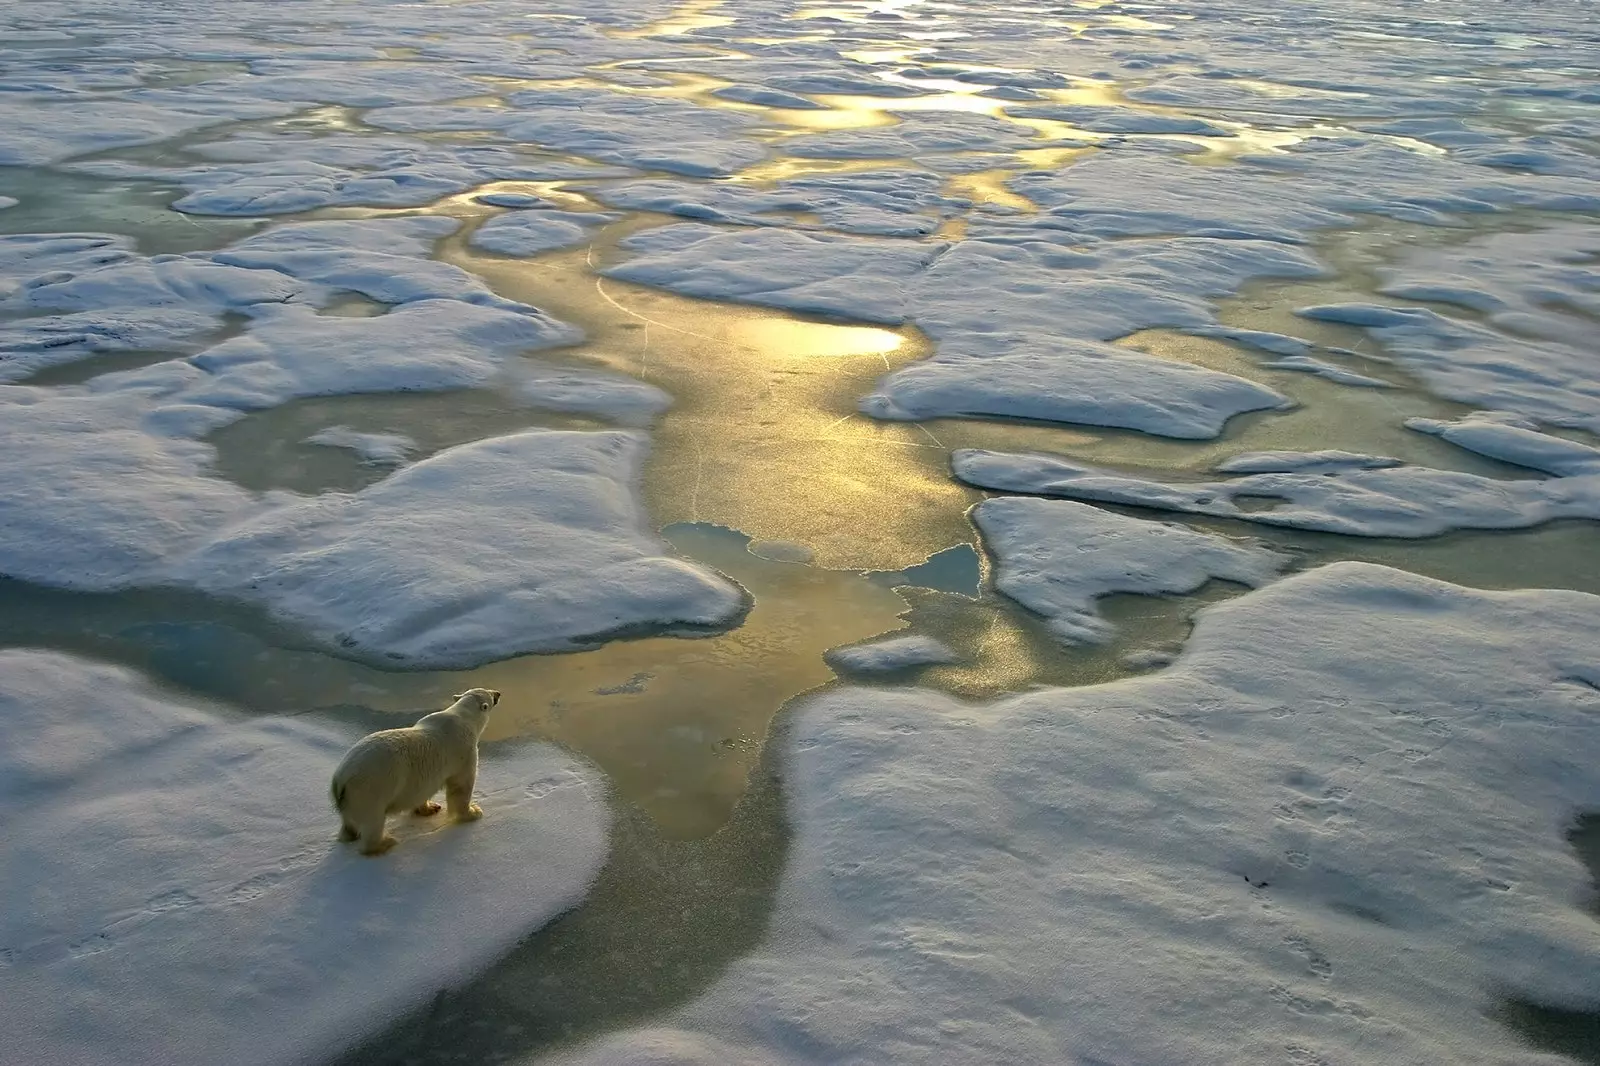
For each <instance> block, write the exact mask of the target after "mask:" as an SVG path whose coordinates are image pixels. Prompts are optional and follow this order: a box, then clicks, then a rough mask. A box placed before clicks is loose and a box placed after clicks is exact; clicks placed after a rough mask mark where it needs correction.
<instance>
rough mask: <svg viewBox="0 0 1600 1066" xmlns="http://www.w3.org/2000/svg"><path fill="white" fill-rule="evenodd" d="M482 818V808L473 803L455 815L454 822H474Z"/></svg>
mask: <svg viewBox="0 0 1600 1066" xmlns="http://www.w3.org/2000/svg"><path fill="white" fill-rule="evenodd" d="M482 817H483V808H482V807H480V806H478V805H477V804H476V803H474V804H472V805H471V806H469V807H468V808H467V809H466V810H464V811H462V812H461V813H460V814H459V815H457V816H456V821H458V822H476V821H477V820H478V819H479V818H482Z"/></svg>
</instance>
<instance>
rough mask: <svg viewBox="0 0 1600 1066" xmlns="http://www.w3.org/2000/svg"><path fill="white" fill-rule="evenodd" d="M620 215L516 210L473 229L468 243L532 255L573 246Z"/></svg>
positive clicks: (480, 249)
mask: <svg viewBox="0 0 1600 1066" xmlns="http://www.w3.org/2000/svg"><path fill="white" fill-rule="evenodd" d="M618 217H619V216H617V215H608V214H603V213H600V212H596V211H516V212H513V213H511V214H506V215H497V216H495V217H494V218H491V219H489V220H488V221H487V222H485V223H484V224H483V225H481V226H479V227H478V228H477V229H476V230H474V231H473V233H472V236H471V237H470V238H469V239H468V241H467V243H468V244H470V245H472V247H474V248H476V249H478V250H479V251H484V252H495V253H498V254H500V255H515V256H529V255H538V254H539V253H540V252H549V251H554V250H555V249H557V248H570V247H572V246H573V245H577V244H583V243H584V242H585V241H588V240H590V239H592V237H593V233H592V232H591V229H592V227H595V226H603V225H605V224H606V223H607V222H615V221H616V220H617V218H618Z"/></svg>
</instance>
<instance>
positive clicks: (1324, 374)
mask: <svg viewBox="0 0 1600 1066" xmlns="http://www.w3.org/2000/svg"><path fill="white" fill-rule="evenodd" d="M1261 365H1262V366H1264V367H1266V368H1267V369H1268V370H1293V371H1296V372H1297V373H1301V374H1315V375H1316V376H1317V377H1319V378H1322V379H1324V380H1326V381H1331V382H1333V383H1334V384H1335V385H1349V386H1352V387H1353V388H1358V389H1392V388H1394V387H1395V385H1394V383H1393V382H1391V381H1385V380H1383V379H1382V378H1375V377H1373V376H1371V375H1370V374H1359V373H1357V372H1356V371H1354V370H1351V369H1350V368H1349V367H1344V366H1339V365H1338V364H1337V363H1330V362H1328V361H1327V360H1325V359H1314V358H1312V357H1311V356H1309V355H1286V356H1283V357H1282V358H1279V359H1269V360H1267V361H1266V362H1263V363H1262V364H1261Z"/></svg>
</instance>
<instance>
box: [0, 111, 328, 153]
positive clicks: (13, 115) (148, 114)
mask: <svg viewBox="0 0 1600 1066" xmlns="http://www.w3.org/2000/svg"><path fill="white" fill-rule="evenodd" d="M297 106H304V105H295V104H291V103H277V102H274V101H268V100H261V99H256V98H249V97H236V98H227V97H222V96H215V95H206V94H201V93H193V94H179V95H178V96H177V97H173V96H171V95H165V96H156V95H154V94H148V96H147V98H145V99H98V98H96V97H94V96H89V97H88V98H84V99H76V100H73V99H66V100H60V101H50V102H46V103H40V102H38V101H32V100H26V99H23V100H18V101H4V102H0V166H13V167H21V166H46V165H49V164H51V163H60V162H62V161H64V160H67V159H71V158H73V157H74V156H80V155H89V154H90V153H92V152H103V151H106V150H107V149H110V148H127V147H130V146H132V145H139V144H154V143H157V142H159V141H165V140H167V139H168V138H171V137H176V136H178V135H180V134H183V133H188V132H190V131H192V130H198V129H202V128H204V127H206V126H220V125H224V124H226V123H230V122H237V121H240V120H242V119H259V118H273V117H276V116H278V115H286V114H289V113H290V112H292V111H294V110H296V109H297Z"/></svg>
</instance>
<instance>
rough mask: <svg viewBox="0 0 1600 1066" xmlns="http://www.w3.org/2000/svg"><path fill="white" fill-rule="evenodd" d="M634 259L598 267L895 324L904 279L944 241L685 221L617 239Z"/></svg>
mask: <svg viewBox="0 0 1600 1066" xmlns="http://www.w3.org/2000/svg"><path fill="white" fill-rule="evenodd" d="M622 246H623V248H624V249H626V250H627V251H630V252H633V253H636V254H635V255H634V257H633V258H631V259H628V260H627V261H625V262H623V263H620V264H618V265H617V266H614V267H609V268H607V269H606V270H605V273H606V274H608V275H610V276H611V277H616V278H622V279H623V280H626V281H637V282H640V283H643V284H646V285H656V286H659V287H661V288H666V289H670V290H672V291H673V292H678V293H682V294H684V295H686V296H700V297H705V298H707V299H717V300H736V301H739V302H743V303H755V304H765V305H767V306H771V307H783V308H787V309H790V310H795V311H810V312H818V313H824V314H836V315H845V316H849V317H851V318H857V319H861V320H864V321H868V322H883V323H888V324H891V325H898V324H899V323H901V322H904V321H905V319H906V317H907V314H908V311H909V309H908V307H907V293H906V289H907V286H908V285H909V284H910V283H912V282H914V281H915V279H916V278H917V277H918V276H919V275H920V274H921V272H922V270H923V268H924V267H926V266H927V265H928V263H930V262H931V261H932V260H933V259H934V258H935V257H936V256H937V255H938V254H939V253H940V252H941V251H943V250H944V249H945V248H946V247H947V246H946V245H943V244H934V245H928V244H919V243H915V242H912V241H896V242H890V241H866V240H847V239H845V238H842V237H834V236H830V235H826V234H804V233H792V232H789V231H787V230H776V229H761V230H751V231H741V230H732V231H730V230H727V229H722V228H718V227H715V226H707V225H703V224H700V223H694V222H685V223H680V224H678V225H672V226H663V227H661V228H660V229H652V230H645V231H644V232H642V233H638V234H635V235H633V236H631V237H629V238H627V239H626V240H625V241H623V242H622Z"/></svg>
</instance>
